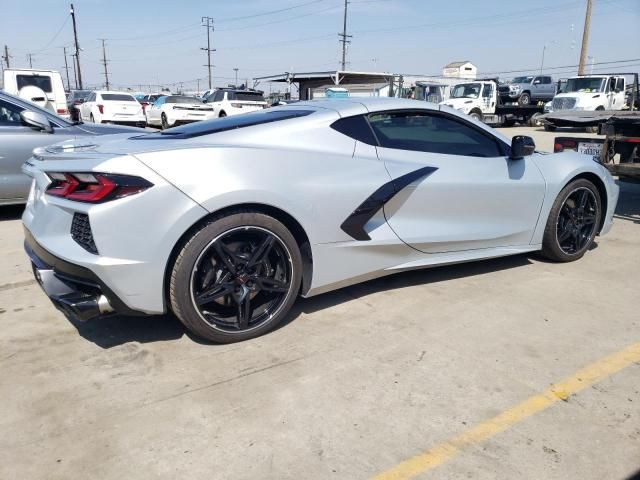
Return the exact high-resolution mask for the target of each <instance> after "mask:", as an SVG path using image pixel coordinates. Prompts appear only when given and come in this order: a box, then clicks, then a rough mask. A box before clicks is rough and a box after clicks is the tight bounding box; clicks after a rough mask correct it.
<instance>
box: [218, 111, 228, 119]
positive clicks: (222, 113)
mask: <svg viewBox="0 0 640 480" xmlns="http://www.w3.org/2000/svg"><path fill="white" fill-rule="evenodd" d="M226 116H227V114H226V113H225V112H220V114H219V115H218V117H219V118H223V117H226Z"/></svg>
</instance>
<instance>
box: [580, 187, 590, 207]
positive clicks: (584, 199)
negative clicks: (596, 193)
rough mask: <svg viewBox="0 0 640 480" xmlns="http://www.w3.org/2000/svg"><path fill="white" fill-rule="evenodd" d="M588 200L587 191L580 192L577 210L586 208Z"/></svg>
mask: <svg viewBox="0 0 640 480" xmlns="http://www.w3.org/2000/svg"><path fill="white" fill-rule="evenodd" d="M588 199H589V190H586V189H585V190H582V191H581V192H580V200H579V201H578V207H579V208H585V207H586V206H587V200H588Z"/></svg>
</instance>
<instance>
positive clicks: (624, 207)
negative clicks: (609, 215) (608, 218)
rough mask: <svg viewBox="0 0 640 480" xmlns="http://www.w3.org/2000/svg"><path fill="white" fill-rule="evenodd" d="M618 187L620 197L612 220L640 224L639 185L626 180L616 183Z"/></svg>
mask: <svg viewBox="0 0 640 480" xmlns="http://www.w3.org/2000/svg"><path fill="white" fill-rule="evenodd" d="M616 183H617V184H618V186H619V187H620V197H619V198H618V205H617V206H616V211H615V214H614V217H613V218H614V220H628V221H630V222H633V223H636V224H640V183H638V182H634V181H627V180H624V181H622V180H618V181H617V182H616Z"/></svg>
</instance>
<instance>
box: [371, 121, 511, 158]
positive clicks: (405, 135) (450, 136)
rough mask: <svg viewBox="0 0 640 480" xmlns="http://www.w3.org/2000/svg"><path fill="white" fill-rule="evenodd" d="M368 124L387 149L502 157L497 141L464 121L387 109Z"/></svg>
mask: <svg viewBox="0 0 640 480" xmlns="http://www.w3.org/2000/svg"><path fill="white" fill-rule="evenodd" d="M369 123H370V124H371V127H372V128H373V131H374V132H375V134H376V137H377V138H378V141H379V142H380V145H381V146H383V147H385V148H395V149H399V150H412V151H419V152H429V153H442V154H447V155H463V156H473V157H501V156H503V152H502V151H501V149H500V146H499V144H498V141H497V140H496V139H495V138H492V137H491V136H490V135H489V134H485V133H484V132H481V131H479V130H478V129H476V128H475V127H473V126H471V125H468V124H466V123H465V122H462V121H458V120H455V119H453V118H451V117H448V116H443V115H438V114H432V113H425V112H415V111H414V112H384V113H375V114H371V115H369Z"/></svg>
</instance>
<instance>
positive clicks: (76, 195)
mask: <svg viewBox="0 0 640 480" xmlns="http://www.w3.org/2000/svg"><path fill="white" fill-rule="evenodd" d="M47 175H49V178H51V184H50V185H49V186H48V187H47V190H46V193H47V194H49V195H54V196H56V197H62V198H66V199H67V200H75V201H77V202H86V203H101V202H106V201H109V200H115V199H117V198H122V197H126V196H129V195H133V194H135V193H139V192H142V191H144V190H146V189H148V188H150V187H152V186H153V184H152V183H150V182H148V181H147V180H145V179H144V178H140V177H134V176H130V175H113V174H107V173H58V172H51V173H47Z"/></svg>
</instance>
